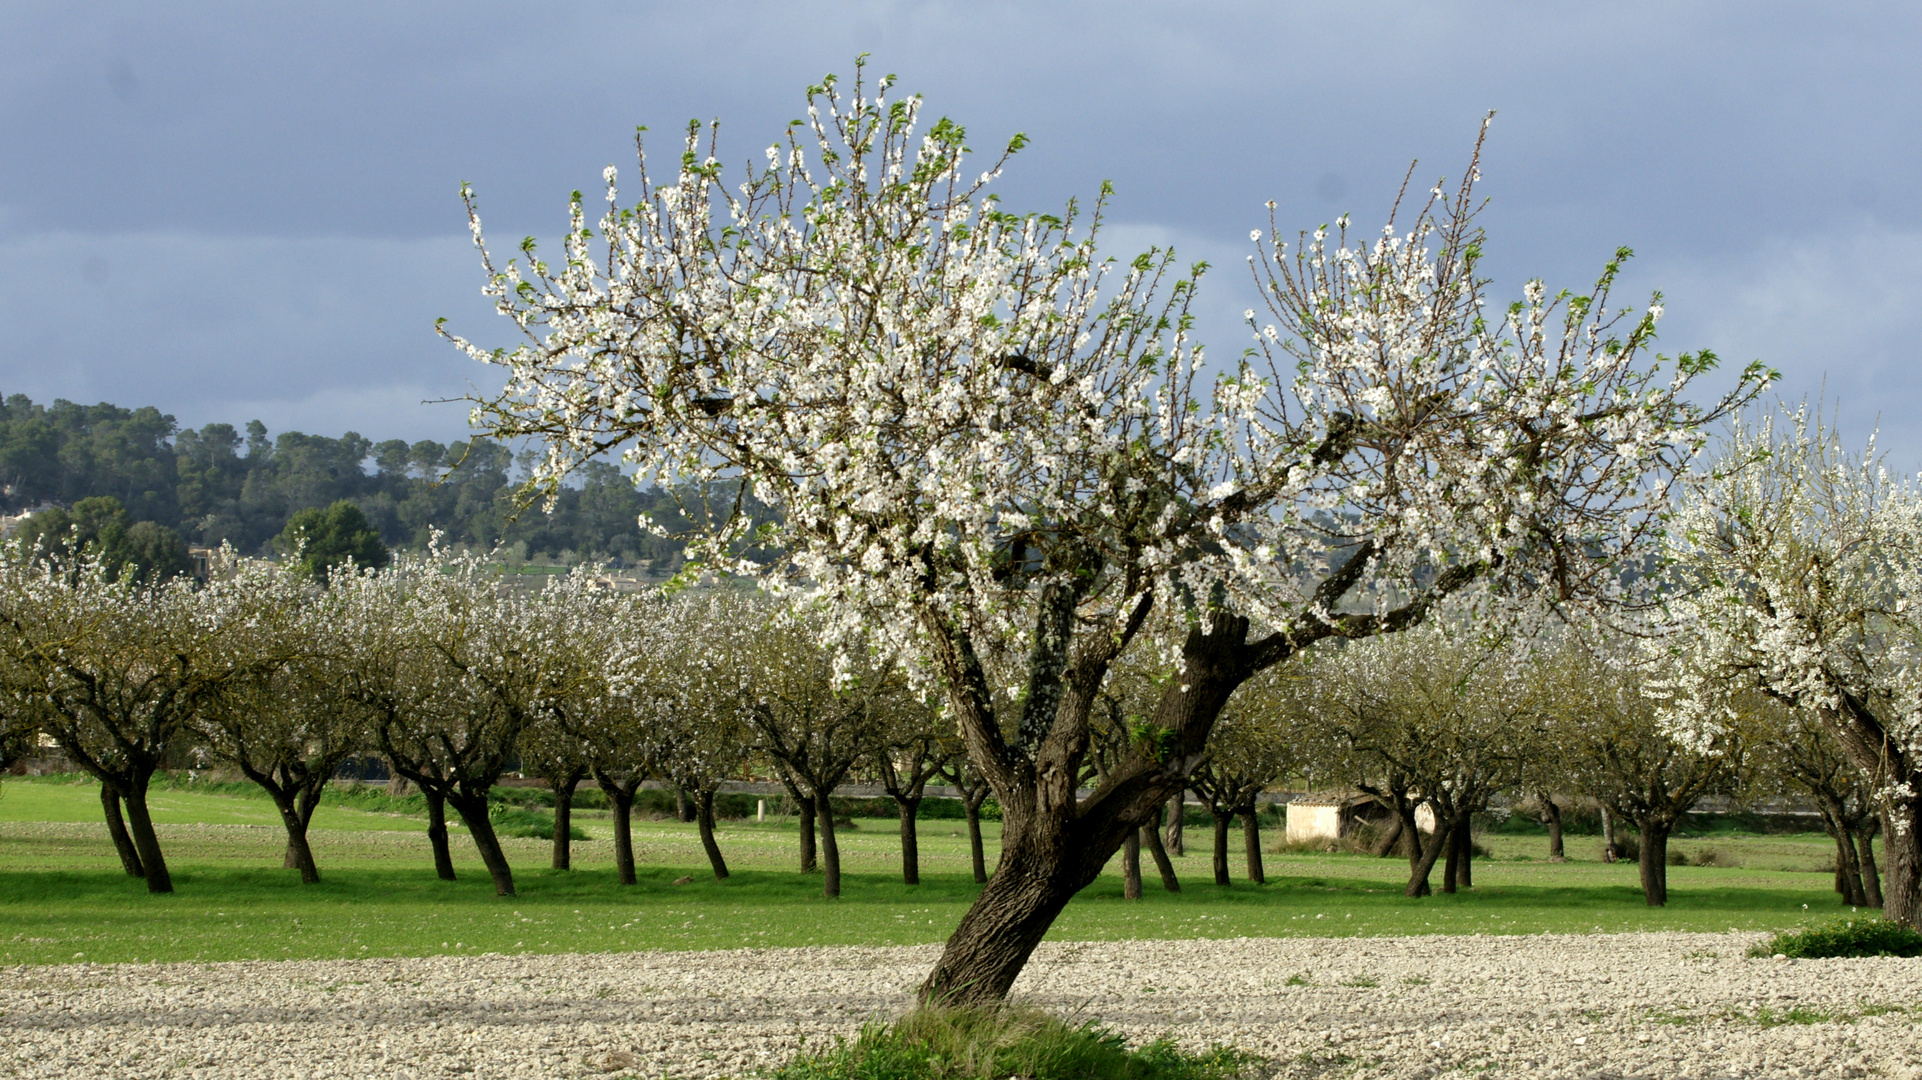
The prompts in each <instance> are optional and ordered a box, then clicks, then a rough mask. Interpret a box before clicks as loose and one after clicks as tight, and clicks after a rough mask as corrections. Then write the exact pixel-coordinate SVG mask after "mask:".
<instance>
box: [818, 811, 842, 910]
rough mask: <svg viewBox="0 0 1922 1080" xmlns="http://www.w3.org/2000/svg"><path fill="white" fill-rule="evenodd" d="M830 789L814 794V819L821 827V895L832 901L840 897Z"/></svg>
mask: <svg viewBox="0 0 1922 1080" xmlns="http://www.w3.org/2000/svg"><path fill="white" fill-rule="evenodd" d="M831 790H833V789H832V788H823V789H819V790H816V791H815V793H814V818H815V820H816V821H817V822H819V823H820V826H821V895H822V896H825V897H827V898H828V899H830V900H832V899H835V898H836V897H839V896H840V895H841V845H840V844H839V843H837V842H836V841H835V839H834V807H833V805H832V804H831V802H830V799H829V795H828V793H829V791H831Z"/></svg>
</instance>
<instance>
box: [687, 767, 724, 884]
mask: <svg viewBox="0 0 1922 1080" xmlns="http://www.w3.org/2000/svg"><path fill="white" fill-rule="evenodd" d="M694 818H695V821H696V822H698V823H699V826H700V831H701V850H703V851H705V852H707V862H708V865H709V866H711V867H713V868H714V877H715V879H716V880H717V881H719V880H726V878H727V860H726V859H723V858H722V857H721V845H720V843H719V842H717V841H716V840H715V839H714V789H713V788H702V789H701V790H700V791H698V792H696V793H695V795H694Z"/></svg>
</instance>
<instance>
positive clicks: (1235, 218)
mask: <svg viewBox="0 0 1922 1080" xmlns="http://www.w3.org/2000/svg"><path fill="white" fill-rule="evenodd" d="M9 20H10V25H9V30H10V32H9V33H8V34H7V35H4V36H0V252H4V253H5V256H6V257H5V258H4V259H0V279H4V282H5V284H6V286H7V292H6V295H7V297H8V300H7V301H6V303H7V305H8V309H9V316H10V320H11V323H12V325H13V326H14V327H16V330H15V331H14V332H13V333H12V334H10V335H8V336H7V338H6V339H5V340H4V342H3V343H0V389H4V390H6V391H9V392H12V391H15V390H23V391H26V392H29V393H33V394H34V395H35V396H36V397H46V396H51V395H55V394H58V395H62V396H67V397H76V398H88V397H106V398H110V399H113V400H117V401H122V402H125V403H129V404H131V403H136V402H153V403H155V404H159V405H161V406H162V407H164V408H167V409H169V410H170V411H173V412H175V413H177V414H179V415H181V416H182V418H183V419H187V418H189V417H191V418H194V419H195V420H199V419H202V418H205V419H213V418H221V419H233V420H241V419H245V418H246V416H244V415H241V414H240V413H238V412H232V411H228V410H241V409H254V410H259V411H260V412H261V413H263V414H276V415H281V416H284V417H287V418H288V422H297V423H300V424H303V425H305V426H308V427H310V428H313V429H317V430H338V429H341V428H346V427H356V428H359V429H361V430H363V431H364V432H365V433H368V434H376V430H374V429H378V430H379V433H380V434H387V433H393V434H401V435H408V436H410V437H411V436H414V435H416V434H419V435H435V436H438V437H446V435H447V433H448V431H449V430H450V429H452V430H458V426H459V423H460V416H459V413H460V410H458V409H449V408H447V407H440V408H439V409H434V408H425V407H415V406H410V405H406V404H405V402H406V401H407V400H408V397H409V395H413V394H418V395H419V396H422V397H429V396H445V395H448V394H459V393H461V392H463V391H464V390H465V389H466V388H467V386H468V385H469V383H470V382H477V381H480V380H482V379H483V378H484V377H485V376H486V374H487V373H486V372H485V371H484V370H478V369H475V368H474V366H473V365H471V364H467V363H466V362H465V361H463V360H461V359H460V358H459V357H457V356H454V355H453V354H452V353H451V352H450V351H449V350H447V349H446V348H445V347H444V346H442V345H440V344H439V343H438V342H437V341H435V340H434V339H433V337H432V335H431V332H430V329H429V328H430V327H431V321H432V319H433V317H434V316H436V315H441V314H446V315H449V316H453V317H455V318H456V320H457V321H458V322H460V323H462V329H463V330H466V331H471V332H476V333H482V334H485V333H488V332H489V331H487V330H486V329H484V328H485V327H486V326H487V325H488V324H489V320H492V319H493V317H492V316H490V315H488V314H487V313H486V311H485V308H484V306H483V305H480V304H478V302H477V301H476V299H475V296H474V290H475V287H476V286H477V285H478V284H479V278H478V274H477V272H476V271H475V269H474V267H473V265H472V261H471V258H470V257H468V256H467V254H466V253H465V252H466V249H465V248H464V245H463V236H462V231H461V230H462V221H461V217H460V212H459V207H458V204H457V203H456V201H455V199H454V189H455V185H456V184H457V183H458V182H459V181H460V180H463V179H465V180H471V181H473V182H474V183H475V184H476V186H477V187H478V189H479V190H480V192H481V196H482V199H483V207H484V209H485V210H486V212H487V215H488V220H489V224H490V229H491V230H492V231H493V232H494V233H495V235H497V236H500V237H502V238H507V237H515V236H518V235H521V234H523V233H538V234H541V235H552V234H553V233H554V232H555V231H556V229H557V228H558V227H559V225H560V223H561V221H562V218H561V211H562V199H563V198H564V196H565V194H566V192H567V191H569V190H570V189H573V188H576V187H580V188H588V187H592V186H593V185H594V184H595V183H596V178H597V176H598V173H599V169H600V167H601V166H602V165H603V164H605V163H607V162H609V161H614V162H618V163H625V162H626V161H627V160H628V158H629V150H628V140H629V138H630V137H631V132H632V130H633V128H634V126H635V125H636V124H647V125H650V127H651V128H652V129H653V135H652V138H653V139H654V140H655V145H656V146H657V147H663V148H664V147H666V146H668V145H671V143H672V141H673V136H674V132H675V131H676V130H678V128H679V127H680V125H681V124H683V123H684V122H685V121H686V119H687V118H689V117H714V116H719V117H722V118H723V119H724V121H725V126H724V133H725V136H724V153H725V154H726V155H728V156H730V157H731V158H732V160H735V161H740V160H744V159H746V158H748V157H749V156H751V155H752V154H753V153H754V151H755V150H756V149H758V148H759V147H760V146H762V145H764V144H765V143H766V142H767V141H768V139H769V138H771V137H772V136H773V135H774V134H775V133H776V132H778V130H779V129H780V126H781V124H782V123H783V122H784V121H786V120H787V119H789V118H790V117H792V116H794V115H797V114H798V112H799V111H800V95H799V90H800V88H801V87H802V86H804V85H805V84H806V83H808V82H810V81H813V80H815V79H817V78H819V77H820V75H821V74H822V73H824V72H826V71H829V70H836V71H841V72H843V73H846V72H848V70H849V69H850V67H851V63H850V61H851V59H852V57H853V55H854V54H855V53H857V52H862V51H867V52H871V53H873V54H874V67H875V68H876V69H877V70H882V71H895V72H899V73H900V74H901V76H902V80H903V89H908V90H918V91H921V92H923V93H925V94H926V95H927V97H928V99H929V102H930V107H931V108H932V110H933V111H935V112H938V113H943V114H948V115H952V116H954V117H956V118H957V119H960V120H962V121H963V122H965V123H966V124H967V125H968V127H969V131H970V134H971V136H972V138H973V141H974V142H975V145H976V146H977V147H980V148H988V147H992V146H995V145H998V144H1000V143H1001V142H1003V141H1004V140H1005V139H1006V138H1008V136H1010V135H1011V134H1012V133H1013V132H1015V131H1017V130H1019V131H1026V132H1027V133H1029V134H1030V135H1032V136H1033V137H1034V139H1035V143H1034V146H1033V147H1032V148H1031V149H1030V150H1028V151H1026V152H1024V153H1023V154H1022V155H1021V156H1020V158H1019V159H1017V163H1016V165H1015V166H1014V167H1013V168H1012V169H1011V170H1010V172H1009V174H1008V177H1007V180H1006V182H1005V183H1004V184H1003V192H1004V196H1005V198H1006V199H1007V200H1008V203H1009V204H1010V205H1011V206H1015V207H1023V208H1029V207H1032V208H1045V207H1050V206H1053V205H1056V204H1058V203H1059V202H1060V201H1061V200H1063V199H1065V198H1067V197H1068V196H1070V195H1072V194H1083V195H1085V194H1087V193H1088V192H1090V191H1091V190H1092V189H1093V187H1094V185H1095V184H1096V183H1097V182H1098V181H1099V180H1100V179H1102V178H1104V177H1105V178H1112V179H1113V180H1115V182H1116V184H1117V187H1118V197H1117V199H1116V202H1115V205H1114V210H1113V215H1114V220H1115V221H1116V222H1119V223H1126V224H1127V226H1128V229H1129V230H1133V233H1132V234H1131V235H1138V236H1140V237H1143V238H1148V237H1160V238H1163V239H1173V240H1175V241H1177V242H1178V243H1179V244H1180V246H1181V247H1182V248H1183V250H1184V253H1187V252H1189V251H1192V252H1194V253H1196V254H1200V255H1205V256H1206V257H1208V258H1210V259H1211V260H1212V261H1217V263H1218V265H1219V270H1218V272H1217V273H1216V275H1215V276H1214V278H1213V280H1212V282H1211V284H1210V285H1209V286H1208V288H1209V289H1210V290H1211V291H1209V292H1205V293H1204V296H1203V300H1202V305H1203V307H1204V308H1205V309H1206V311H1205V313H1204V314H1205V318H1204V331H1205V332H1206V334H1207V335H1208V340H1209V341H1210V342H1211V344H1212V345H1213V348H1214V350H1215V351H1216V353H1217V354H1218V355H1220V354H1223V353H1227V354H1230V355H1232V354H1233V353H1235V352H1238V351H1239V349H1240V341H1241V338H1240V330H1239V327H1238V325H1235V320H1234V318H1233V316H1234V315H1236V314H1238V312H1239V310H1240V308H1241V307H1243V306H1246V305H1245V302H1244V301H1245V298H1246V297H1245V293H1243V292H1241V291H1239V290H1240V288H1241V287H1240V285H1239V279H1240V276H1241V275H1242V273H1243V271H1242V270H1241V264H1240V261H1239V260H1240V256H1241V254H1243V253H1244V251H1243V249H1242V248H1241V247H1240V246H1239V245H1240V242H1241V238H1242V237H1245V236H1246V234H1247V230H1248V229H1249V228H1251V227H1253V226H1255V225H1258V224H1260V223H1261V222H1262V220H1263V218H1264V212H1263V211H1262V209H1261V207H1262V203H1263V202H1264V201H1265V200H1268V199H1275V200H1277V201H1278V203H1279V204H1280V211H1279V214H1280V217H1281V219H1282V220H1283V221H1284V222H1285V223H1298V224H1300V225H1302V226H1312V225H1314V224H1316V223H1318V222H1320V221H1323V220H1326V219H1328V218H1330V217H1332V216H1333V215H1334V214H1336V213H1338V212H1340V211H1343V210H1353V211H1355V212H1356V214H1357V218H1358V220H1360V221H1364V222H1365V221H1371V220H1373V219H1375V218H1376V217H1378V216H1379V214H1380V213H1381V211H1382V210H1384V209H1385V208H1386V206H1387V203H1388V200H1389V199H1390V198H1391V197H1392V194H1393V191H1394V188H1395V185H1396V184H1397V183H1398V182H1399V180H1400V178H1401V175H1402V172H1403V170H1404V169H1405V168H1406V166H1407V163H1408V161H1409V159H1410V158H1415V157H1419V158H1420V159H1422V164H1421V166H1420V167H1419V169H1418V178H1420V179H1421V180H1423V181H1424V182H1425V181H1426V180H1428V179H1430V178H1432V177H1433V176H1434V175H1437V174H1440V173H1444V172H1446V173H1451V174H1452V173H1454V172H1456V171H1458V170H1459V168H1460V167H1461V165H1462V162H1463V159H1464V157H1465V155H1466V152H1467V149H1468V145H1469V142H1470V140H1471V139H1472V136H1473V133H1474V129H1475V125H1476V123H1477V122H1478V120H1479V118H1480V116H1481V115H1482V113H1483V112H1484V111H1485V110H1486V109H1489V108H1497V109H1499V110H1500V115H1499V117H1498V118H1497V122H1496V126H1495V128H1494V133H1493V136H1492V139H1491V142H1490V147H1489V153H1488V157H1487V160H1486V168H1485V172H1486V175H1487V182H1486V185H1485V190H1486V192H1487V193H1488V194H1489V195H1491V196H1492V197H1493V198H1494V200H1495V201H1494V203H1493V204H1492V206H1491V209H1490V211H1489V215H1488V218H1487V224H1488V226H1489V228H1490V231H1491V234H1492V240H1493V243H1492V245H1491V250H1492V260H1493V265H1494V268H1495V272H1496V273H1497V274H1498V276H1499V278H1500V280H1501V285H1502V287H1503V288H1504V289H1506V290H1508V291H1510V292H1512V291H1513V290H1514V289H1515V288H1516V287H1518V286H1519V283H1520V281H1521V280H1522V278H1523V277H1525V276H1528V275H1537V274H1539V275H1542V276H1544V277H1546V278H1547V279H1548V280H1549V281H1550V282H1551V283H1553V284H1555V285H1558V286H1559V285H1565V284H1577V285H1578V284H1579V283H1581V282H1582V281H1584V280H1587V279H1589V278H1590V277H1592V275H1593V273H1594V272H1595V271H1596V270H1597V269H1598V268H1599V267H1600V265H1601V263H1602V261H1603V260H1604V259H1605V258H1606V257H1607V255H1608V253H1609V252H1611V251H1612V250H1613V249H1614V248H1615V247H1616V246H1617V245H1622V244H1627V245H1630V246H1633V247H1635V248H1636V249H1637V250H1638V252H1639V253H1640V254H1641V258H1640V259H1638V260H1637V262H1636V264H1635V267H1636V268H1635V270H1634V271H1633V272H1632V273H1631V275H1630V277H1629V279H1628V280H1627V282H1626V286H1627V288H1626V290H1625V291H1624V292H1623V293H1622V294H1621V298H1622V299H1623V300H1625V301H1629V300H1640V299H1642V296H1640V295H1635V294H1639V293H1646V291H1648V290H1650V289H1652V288H1655V287H1657V286H1660V287H1664V288H1666V290H1667V291H1668V293H1669V295H1670V304H1669V310H1670V313H1671V316H1670V320H1669V323H1668V326H1667V328H1666V330H1665V333H1664V341H1665V342H1666V343H1668V344H1669V345H1671V346H1672V347H1673V348H1674V349H1678V350H1679V349H1685V348H1694V347H1698V346H1702V345H1707V346H1709V347H1713V348H1716V349H1717V350H1718V351H1721V352H1723V353H1724V354H1725V355H1727V356H1728V357H1729V359H1730V360H1731V361H1742V360H1747V359H1751V358H1760V359H1763V360H1766V361H1767V362H1769V363H1771V364H1773V365H1775V366H1777V367H1780V368H1782V369H1783V370H1784V371H1785V373H1786V374H1787V375H1788V376H1789V378H1788V379H1787V381H1786V384H1785V385H1786V389H1787V390H1788V391H1789V392H1790V393H1791V394H1794V395H1796V396H1799V395H1800V394H1802V393H1812V392H1814V391H1815V390H1816V389H1817V388H1819V387H1820V386H1821V385H1822V381H1823V379H1824V377H1826V378H1827V386H1828V392H1829V394H1830V395H1831V396H1832V397H1834V398H1837V399H1838V400H1840V401H1841V403H1842V413H1843V417H1844V422H1845V425H1847V426H1849V427H1850V430H1851V431H1852V432H1855V433H1856V434H1857V435H1858V436H1859V435H1865V434H1866V425H1867V424H1868V423H1869V422H1870V420H1871V419H1872V418H1873V417H1874V416H1875V415H1877V414H1878V413H1879V415H1880V416H1881V418H1882V425H1883V429H1884V431H1885V441H1886V442H1887V443H1888V444H1889V445H1891V446H1892V447H1893V448H1894V449H1895V450H1896V452H1897V454H1898V456H1901V455H1906V457H1904V458H1903V460H1904V461H1905V462H1907V463H1908V464H1910V465H1913V464H1922V424H1918V423H1917V422H1914V421H1911V420H1910V419H1909V418H1910V417H1911V416H1914V415H1916V414H1917V413H1918V411H1919V410H1918V408H1917V406H1918V405H1922V385H1918V380H1917V379H1916V378H1915V377H1914V376H1912V375H1911V374H1910V371H1911V370H1912V369H1913V367H1914V350H1913V344H1912V342H1913V339H1914V338H1915V336H1916V329H1917V328H1916V316H1915V315H1914V314H1913V313H1914V312H1916V311H1918V310H1922V276H1918V274H1917V273H1916V271H1915V267H1916V264H1915V261H1914V260H1913V259H1912V258H1910V257H1909V256H1908V255H1907V254H1906V253H1907V252H1908V251H1910V250H1912V245H1913V240H1914V238H1915V237H1916V236H1917V235H1918V234H1922V214H1918V207H1922V200H1919V199H1918V198H1917V195H1918V192H1917V190H1916V188H1917V180H1916V177H1918V176H1922V142H1918V140H1916V139H1914V138H1913V135H1912V133H1913V132H1914V131H1915V130H1917V129H1918V128H1919V127H1922V123H1918V121H1922V73H1918V68H1917V65H1915V64H1914V63H1913V56H1914V55H1915V52H1916V49H1917V46H1918V44H1922V25H1919V24H1922V9H1917V8H1915V7H1914V6H1913V5H1904V4H1896V3H1864V4H1858V5H1848V6H1844V7H1841V8H1833V7H1831V8H1816V7H1812V6H1810V5H1805V4H1799V3H1789V2H1786V0H1784V2H1776V3H1767V2H1763V3H1739V4H1738V3H1732V2H1730V3H1656V2H1652V0H1644V2H1626V3H1619V4H1610V5H1591V6H1588V7H1567V6H1562V7H1547V8H1545V7H1543V6H1542V5H1537V4H1524V3H1520V2H1505V0H1504V2H1483V3H1463V2H1456V3H1447V2H1442V3H1421V4H1416V3H1387V2H1360V3H1353V4H1344V5H1326V4H1310V3H1214V4H1190V5H1178V6H1170V5H1154V4H1146V3H1139V2H1123V3H1099V4H1097V3H1064V4H1047V5H1041V4H1014V3H965V4H964V3H937V2H924V3H881V2H859V0H856V2H850V3H840V4H833V5H826V4H804V3H772V2H767V3H747V2H728V0H715V2H710V3H703V4H699V5H687V4H652V5H635V4H611V3H610V4H573V5H562V4H553V5H545V6H542V7H540V8H538V9H530V8H527V7H526V6H525V5H509V4H502V3H467V4H461V5H420V4H372V3H346V2H344V3H339V4H330V5H320V6H311V5H310V6H308V7H306V8H284V7H270V6H261V5H233V4H201V5H195V4H169V5H165V6H162V7H156V6H154V5H143V4H133V3H121V4H114V3H105V4H97V5H86V6H84V7H79V6H74V5H67V4H57V3H52V2H46V3H39V4H33V3H21V4H16V5H14V6H13V7H12V8H10V10H9ZM1119 232H1120V231H1119V230H1118V233H1117V235H1118V236H1119ZM1224 255H1225V256H1226V258H1225V259H1224V258H1223V256H1224ZM75 320H77V321H75ZM20 328H24V329H20ZM402 429H404V430H402Z"/></svg>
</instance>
